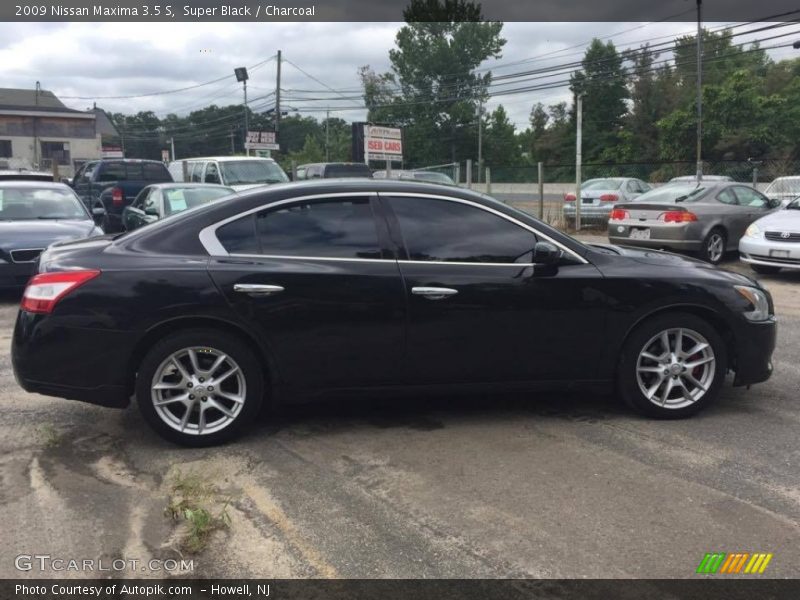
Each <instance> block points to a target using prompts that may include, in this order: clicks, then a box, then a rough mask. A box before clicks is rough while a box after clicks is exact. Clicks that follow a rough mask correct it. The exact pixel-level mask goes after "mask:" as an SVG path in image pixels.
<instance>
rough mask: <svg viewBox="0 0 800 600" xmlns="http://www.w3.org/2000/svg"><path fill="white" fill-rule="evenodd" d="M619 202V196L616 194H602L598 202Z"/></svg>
mask: <svg viewBox="0 0 800 600" xmlns="http://www.w3.org/2000/svg"><path fill="white" fill-rule="evenodd" d="M617 200H619V196H617V195H616V194H602V195H601V196H600V202H616V201H617Z"/></svg>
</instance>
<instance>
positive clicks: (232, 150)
mask: <svg viewBox="0 0 800 600" xmlns="http://www.w3.org/2000/svg"><path fill="white" fill-rule="evenodd" d="M234 154H236V146H235V145H234V143H233V127H231V156H233V155H234Z"/></svg>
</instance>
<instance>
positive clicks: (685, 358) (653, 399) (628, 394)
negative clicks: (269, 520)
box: [618, 313, 726, 419]
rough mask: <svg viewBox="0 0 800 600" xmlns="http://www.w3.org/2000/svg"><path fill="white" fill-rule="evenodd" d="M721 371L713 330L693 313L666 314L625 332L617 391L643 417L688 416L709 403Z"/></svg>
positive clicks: (720, 345)
mask: <svg viewBox="0 0 800 600" xmlns="http://www.w3.org/2000/svg"><path fill="white" fill-rule="evenodd" d="M725 372H726V353H725V344H724V342H723V341H722V338H721V337H720V336H719V334H718V333H717V332H716V330H715V329H714V328H713V327H711V325H709V324H708V323H707V322H706V321H704V320H703V319H701V318H699V317H697V316H695V315H691V314H686V313H669V314H665V315H661V316H658V317H654V318H653V319H650V320H649V321H646V322H645V323H643V324H642V325H641V326H640V327H639V328H637V329H636V330H635V331H634V332H633V333H632V334H631V336H630V337H629V339H628V340H627V342H626V343H625V346H624V348H623V351H622V356H621V359H620V365H619V372H618V388H619V391H620V394H621V395H622V398H623V399H624V400H625V402H626V403H627V404H628V405H629V406H631V407H632V408H634V409H636V410H638V411H639V412H642V413H644V414H646V415H648V416H651V417H655V418H661V419H674V418H681V417H688V416H690V415H693V414H695V413H696V412H698V411H700V410H702V409H703V408H704V407H705V406H707V405H708V404H709V403H710V402H712V401H713V400H714V398H715V397H716V396H717V395H718V393H719V390H720V386H721V385H722V382H723V380H724V379H725Z"/></svg>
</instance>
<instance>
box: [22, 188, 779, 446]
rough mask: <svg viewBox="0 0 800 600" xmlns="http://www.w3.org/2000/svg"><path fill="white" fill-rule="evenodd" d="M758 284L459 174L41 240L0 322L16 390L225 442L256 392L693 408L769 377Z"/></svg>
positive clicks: (242, 200) (771, 332)
mask: <svg viewBox="0 0 800 600" xmlns="http://www.w3.org/2000/svg"><path fill="white" fill-rule="evenodd" d="M773 312H774V311H773V304H772V299H771V297H770V295H769V293H768V292H767V291H766V290H765V289H764V288H762V287H761V286H760V285H759V284H758V282H756V281H754V280H752V279H750V278H748V277H746V276H744V275H740V274H736V273H732V272H729V271H724V270H721V269H718V268H716V267H713V266H710V265H708V264H706V263H703V262H700V261H697V260H693V259H690V258H685V257H681V256H677V255H674V254H669V253H665V252H660V251H655V250H644V249H631V248H620V247H615V246H610V245H587V244H583V243H581V242H579V241H576V240H574V239H572V238H571V237H569V236H567V235H564V234H563V233H561V232H559V231H557V230H555V229H553V228H551V227H549V226H548V225H546V224H544V223H542V222H540V221H538V220H536V219H535V218H533V217H531V216H530V215H527V214H525V213H523V212H520V211H517V210H515V209H513V208H511V207H509V206H506V205H504V204H502V203H500V202H497V201H495V200H492V199H491V198H489V197H487V196H484V195H480V194H477V193H473V192H470V191H467V190H462V189H458V188H443V187H442V186H438V185H432V184H425V183H416V182H404V181H393V180H382V181H381V180H368V179H363V180H320V181H314V182H304V183H294V184H284V185H275V186H270V187H269V188H260V189H256V190H252V191H248V192H245V193H243V194H241V195H240V196H238V197H235V198H231V199H230V200H229V201H226V202H217V203H210V204H208V205H206V206H202V207H199V208H196V209H193V210H191V211H186V212H183V213H180V214H177V215H175V216H171V217H168V218H166V219H163V220H161V221H158V222H156V223H154V224H152V225H150V226H148V227H145V228H142V229H139V230H136V231H134V232H131V233H127V234H123V235H120V236H117V237H115V238H113V239H111V238H99V239H96V240H87V241H80V242H65V243H60V244H56V245H54V246H51V247H50V248H48V249H47V250H46V251H45V252H44V254H42V256H41V259H40V262H39V272H38V274H37V275H36V276H35V277H34V278H33V279H32V280H31V281H30V283H29V285H28V287H27V288H26V291H25V293H24V296H23V299H22V303H21V308H20V311H19V315H18V318H17V323H16V327H15V331H14V337H13V348H12V359H13V365H14V369H15V373H16V376H17V379H18V381H19V382H20V383H21V385H22V386H23V387H24V388H25V389H26V390H28V391H31V392H38V393H42V394H47V395H52V396H60V397H63V398H72V399H76V400H83V401H86V402H91V403H95V404H100V405H104V406H110V407H125V406H127V405H128V403H129V400H130V398H131V396H135V397H136V400H137V404H138V406H139V408H140V410H141V412H142V414H143V415H144V417H145V418H146V420H147V421H148V422H149V423H150V425H152V426H153V427H154V428H155V429H156V431H158V433H160V434H161V435H162V436H163V437H165V438H167V439H169V440H172V441H175V442H179V443H182V444H186V445H209V444H215V443H219V442H221V441H223V440H227V439H229V438H231V437H233V436H234V435H235V434H237V433H239V432H240V431H241V430H242V428H243V427H245V426H246V425H247V424H248V423H250V422H251V421H253V419H254V416H255V415H256V413H257V411H258V410H259V407H260V405H262V403H264V402H270V403H274V402H294V401H302V400H304V399H309V398H315V397H319V396H323V395H328V396H330V395H332V394H333V395H337V396H340V395H341V394H342V393H344V394H355V393H357V392H358V393H368V394H384V393H388V392H392V393H395V392H398V391H401V392H402V391H406V392H418V393H421V392H424V393H430V392H433V391H438V390H447V391H450V392H453V391H476V390H481V391H485V390H521V389H524V390H531V391H536V390H544V389H564V388H566V389H584V390H589V391H598V392H604V393H605V392H609V391H612V390H616V391H617V393H618V394H619V396H620V397H621V398H622V399H624V400H625V401H626V402H627V403H628V404H629V405H630V406H632V407H633V408H635V409H638V410H639V411H641V412H642V413H645V414H647V415H650V416H652V417H659V418H670V417H672V418H675V417H684V416H688V415H691V414H693V413H695V412H697V411H698V410H700V409H701V408H703V407H704V406H706V405H708V403H709V402H711V401H712V400H713V399H714V397H715V396H716V395H717V394H718V392H719V390H720V386H721V385H722V384H723V380H724V378H725V375H726V373H727V372H729V371H732V372H733V373H735V377H734V379H733V384H734V385H749V384H754V383H758V382H761V381H764V380H766V379H767V378H769V376H770V374H771V370H772V364H771V360H770V357H771V354H772V351H773V348H774V345H775V335H776V324H775V318H774V314H773Z"/></svg>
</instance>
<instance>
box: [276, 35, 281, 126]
mask: <svg viewBox="0 0 800 600" xmlns="http://www.w3.org/2000/svg"><path fill="white" fill-rule="evenodd" d="M280 127H281V51H280V50H278V68H277V81H276V83H275V141H276V142H277V141H278V140H277V138H278V130H279V129H280Z"/></svg>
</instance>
